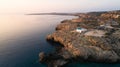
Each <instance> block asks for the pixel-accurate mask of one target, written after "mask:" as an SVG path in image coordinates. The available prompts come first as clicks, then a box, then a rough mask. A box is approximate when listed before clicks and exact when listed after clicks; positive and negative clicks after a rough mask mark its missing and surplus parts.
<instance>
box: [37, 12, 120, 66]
mask: <svg viewBox="0 0 120 67" xmlns="http://www.w3.org/2000/svg"><path fill="white" fill-rule="evenodd" d="M77 15H78V16H79V17H78V18H75V19H72V20H64V21H62V22H61V23H60V24H59V25H58V26H57V27H56V31H55V32H53V33H52V34H49V35H48V36H47V38H46V39H47V41H48V42H49V43H51V44H52V45H53V46H54V45H55V48H56V51H55V52H53V53H50V54H45V53H44V52H41V53H40V54H39V56H40V59H39V60H40V62H41V63H46V64H48V67H61V66H63V65H65V64H67V63H71V62H97V63H120V11H119V10H118V11H108V12H89V13H78V14H77Z"/></svg>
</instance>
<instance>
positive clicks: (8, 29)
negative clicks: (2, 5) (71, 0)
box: [0, 15, 73, 67]
mask: <svg viewBox="0 0 120 67" xmlns="http://www.w3.org/2000/svg"><path fill="white" fill-rule="evenodd" d="M71 18H73V17H70V16H27V15H0V67H46V65H45V64H41V63H39V62H38V59H39V57H38V55H39V52H41V51H44V52H47V53H48V52H52V51H53V50H54V48H53V47H52V46H51V45H50V44H49V43H47V42H46V39H45V38H46V35H47V34H50V33H52V32H53V31H54V30H55V27H56V25H57V24H59V23H60V21H62V20H64V19H71Z"/></svg>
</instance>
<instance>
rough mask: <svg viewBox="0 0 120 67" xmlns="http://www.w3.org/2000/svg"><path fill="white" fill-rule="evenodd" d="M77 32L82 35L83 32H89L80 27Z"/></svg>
mask: <svg viewBox="0 0 120 67" xmlns="http://www.w3.org/2000/svg"><path fill="white" fill-rule="evenodd" d="M76 31H77V32H79V33H82V32H85V31H87V29H85V28H81V27H78V28H77V29H76Z"/></svg>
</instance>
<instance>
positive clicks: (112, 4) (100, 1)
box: [0, 0, 120, 13]
mask: <svg viewBox="0 0 120 67" xmlns="http://www.w3.org/2000/svg"><path fill="white" fill-rule="evenodd" d="M119 9H120V0H0V13H17V12H18V13H30V12H84V11H85V12H86V11H104V10H119Z"/></svg>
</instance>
